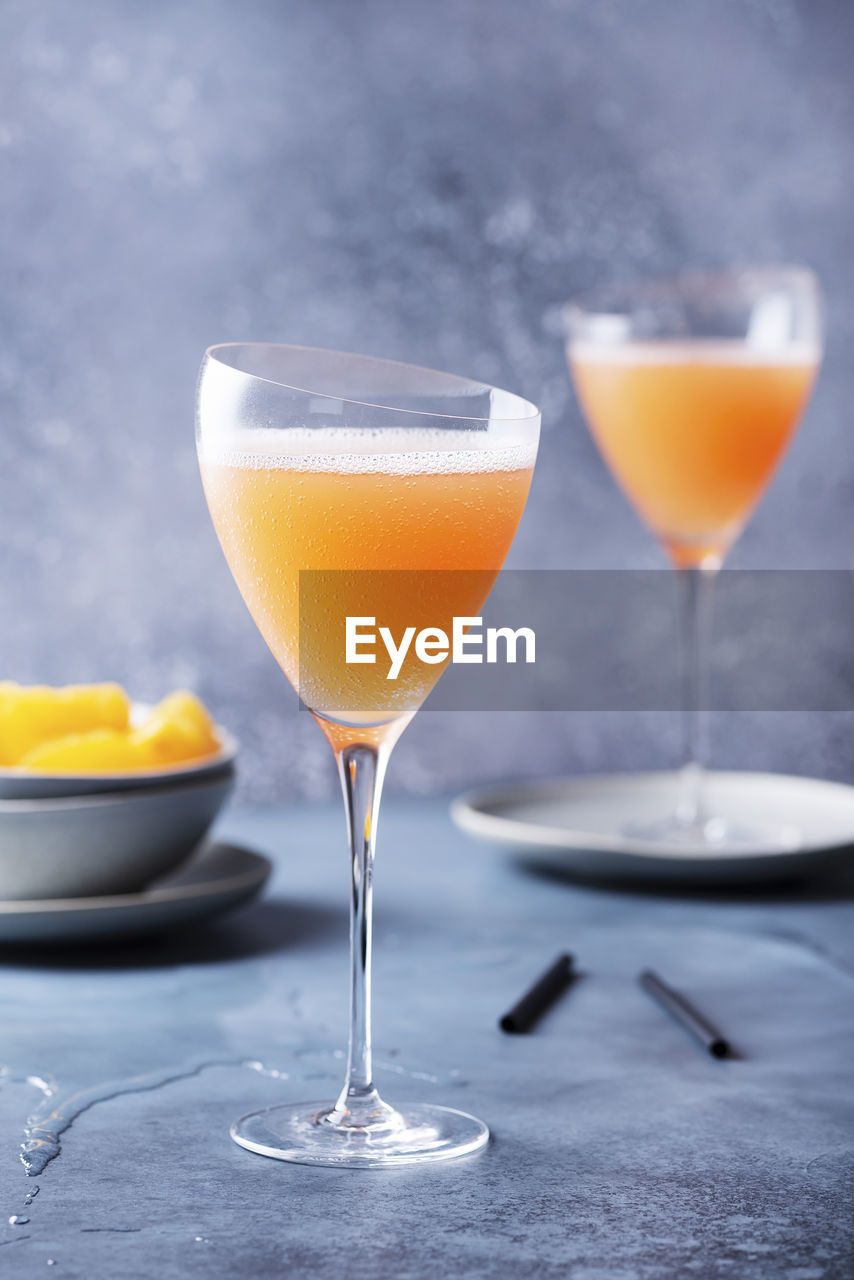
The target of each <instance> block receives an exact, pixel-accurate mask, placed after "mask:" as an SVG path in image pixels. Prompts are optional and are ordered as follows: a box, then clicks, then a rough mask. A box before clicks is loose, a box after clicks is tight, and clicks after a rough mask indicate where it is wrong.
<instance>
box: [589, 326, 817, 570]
mask: <svg viewBox="0 0 854 1280" xmlns="http://www.w3.org/2000/svg"><path fill="white" fill-rule="evenodd" d="M570 365H571V369H572V375H573V379H574V381H575V386H576V390H577V392H578V397H579V400H580V401H581V406H582V408H583V410H584V413H585V416H586V418H587V421H588V424H589V426H590V429H591V431H592V432H593V435H594V436H595V438H596V441H597V443H598V445H599V448H600V449H601V451H602V454H603V455H604V457H605V459H606V461H607V462H608V465H609V466H610V468H611V470H612V472H613V474H614V476H615V477H616V479H617V480H618V481H619V483H620V485H621V486H622V488H623V490H624V492H625V493H626V495H627V497H628V498H629V500H630V501H631V502H632V503H633V504H634V505H635V507H636V508H637V510H638V511H639V512H640V514H641V515H642V517H643V518H644V520H645V521H646V522H647V524H648V525H649V526H650V527H651V528H652V529H653V531H654V532H655V533H656V534H657V535H658V537H659V538H660V539H661V540H662V542H663V543H664V544H665V546H666V548H667V550H668V552H669V553H670V555H671V557H672V558H673V560H674V561H675V562H676V563H677V564H680V565H686V566H688V565H694V564H696V565H699V564H703V563H708V562H715V561H718V562H719V561H720V560H721V559H722V558H723V556H724V555H725V554H726V552H727V551H728V550H729V548H730V546H731V545H732V543H733V542H734V541H735V539H736V538H737V537H738V534H739V533H740V532H741V529H742V528H743V526H744V524H745V522H746V521H747V519H748V517H749V515H750V513H751V511H752V509H753V507H754V505H755V504H756V502H757V501H758V500H759V498H760V496H761V495H762V491H763V490H764V488H765V485H766V484H767V483H768V480H769V478H770V476H771V473H772V471H773V469H774V467H775V466H776V464H777V462H778V461H779V459H780V456H781V454H782V452H783V450H784V449H785V447H786V444H787V443H788V441H789V439H790V437H791V435H792V433H793V431H794V429H795V426H796V425H797V422H798V419H799V417H800V414H801V411H802V409H803V407H804V405H805V403H806V400H807V397H808V396H809V393H810V389H811V387H812V384H813V381H814V379H815V375H816V370H817V367H818V356H817V353H816V352H815V351H814V350H812V349H810V348H805V349H803V350H801V351H798V350H797V349H795V350H789V351H787V352H786V353H785V354H783V355H782V356H780V357H779V358H775V357H774V356H773V355H772V356H769V355H767V354H764V353H762V352H752V351H750V349H749V348H747V347H745V345H744V344H743V343H727V342H725V341H720V342H708V343H704V342H700V341H692V342H685V343H679V342H634V343H626V344H623V345H618V346H615V347H614V348H611V349H609V348H608V347H607V346H606V345H602V346H598V347H594V346H592V345H590V346H587V345H585V344H584V343H581V344H577V345H575V346H574V347H573V348H572V350H571V353H570Z"/></svg>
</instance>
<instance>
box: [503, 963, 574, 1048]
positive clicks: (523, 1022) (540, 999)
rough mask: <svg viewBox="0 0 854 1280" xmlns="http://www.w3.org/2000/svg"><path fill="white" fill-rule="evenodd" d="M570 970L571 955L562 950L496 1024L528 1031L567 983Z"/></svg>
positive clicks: (513, 1029)
mask: <svg viewBox="0 0 854 1280" xmlns="http://www.w3.org/2000/svg"><path fill="white" fill-rule="evenodd" d="M571 971H572V956H571V955H569V954H568V953H567V952H564V953H563V954H562V955H559V956H558V958H557V960H555V962H554V964H553V965H552V966H551V967H550V968H549V969H547V970H546V972H545V973H544V974H543V975H542V977H540V978H538V979H537V981H536V982H535V983H534V985H533V986H532V987H531V989H530V991H526V992H525V994H524V995H523V996H522V999H521V1000H520V1001H518V1003H517V1004H514V1006H513V1008H512V1009H510V1010H509V1012H507V1013H505V1015H504V1017H503V1018H499V1020H498V1025H499V1027H500V1028H501V1030H502V1031H508V1032H511V1033H517V1034H518V1033H521V1032H523V1031H529V1030H530V1028H531V1027H532V1026H533V1025H534V1023H535V1022H536V1021H537V1018H539V1016H540V1014H542V1013H545V1011H546V1009H548V1007H549V1005H550V1004H553V1003H554V1001H555V1000H556V999H557V998H558V996H559V995H560V994H561V992H562V991H564V990H565V989H566V987H567V986H568V985H569V981H570V978H571Z"/></svg>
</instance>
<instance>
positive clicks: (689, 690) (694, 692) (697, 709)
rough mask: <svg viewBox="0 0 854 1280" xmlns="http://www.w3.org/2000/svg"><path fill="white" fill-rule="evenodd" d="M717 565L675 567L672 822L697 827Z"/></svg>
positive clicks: (701, 810) (702, 811)
mask: <svg viewBox="0 0 854 1280" xmlns="http://www.w3.org/2000/svg"><path fill="white" fill-rule="evenodd" d="M718 568H719V566H718V565H716V564H715V565H709V566H704V567H700V566H697V567H682V566H680V567H678V568H677V570H676V574H677V581H678V585H679V596H680V600H679V604H680V632H681V640H682V735H683V737H682V759H683V764H682V770H681V773H680V777H679V796H678V800H677V804H676V821H677V822H678V823H679V825H680V826H685V827H696V826H701V825H702V824H703V822H704V821H705V817H706V814H705V809H704V804H703V770H704V766H705V762H706V715H705V707H706V691H707V682H708V641H709V623H710V620H711V606H712V588H713V586H714V583H715V579H716V577H717V572H718Z"/></svg>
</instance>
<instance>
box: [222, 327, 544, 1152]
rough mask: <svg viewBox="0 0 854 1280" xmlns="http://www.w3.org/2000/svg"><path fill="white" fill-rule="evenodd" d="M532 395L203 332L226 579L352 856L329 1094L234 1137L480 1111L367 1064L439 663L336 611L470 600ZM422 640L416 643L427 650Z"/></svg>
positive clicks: (395, 628) (508, 504)
mask: <svg viewBox="0 0 854 1280" xmlns="http://www.w3.org/2000/svg"><path fill="white" fill-rule="evenodd" d="M539 426H540V415H539V412H538V411H537V409H536V408H535V407H534V406H533V405H532V404H529V403H528V402H527V401H526V400H523V399H521V398H520V397H519V396H515V395H512V394H510V393H509V392H505V391H500V390H498V389H497V388H494V387H490V386H486V385H485V384H483V383H480V382H475V381H471V380H469V379H466V378H459V377H454V376H451V375H448V374H443V373H437V372H435V371H432V370H429V369H421V368H415V367H413V366H410V365H403V364H397V363H395V362H393V361H387V360H377V359H372V358H369V357H365V356H357V355H347V354H344V353H340V352H331V351H318V350H314V349H310V348H301V347H288V346H282V345H276V344H263V343H261V344H252V343H248V344H227V345H223V346H217V347H212V348H210V350H209V351H208V352H207V354H206V356H205V359H204V362H203V364H202V370H201V375H200V379H199V389H198V402H197V442H198V451H199V462H200V466H201V471H202V479H203V483H204V488H205V494H206V496H207V500H208V506H209V508H210V512H211V516H212V518H213V522H214V526H215V528H216V531H217V534H218V535H219V539H220V542H221V544H222V548H223V551H224V552H225V556H226V559H227V560H228V563H229V566H230V568H231V571H232V573H233V575H234V578H235V581H236V582H237V585H238V587H239V588H240V590H241V592H242V594H243V598H244V600H245V601H246V604H247V606H248V607H249V610H250V612H251V613H252V616H253V618H254V619H255V622H256V624H257V626H258V628H259V630H260V631H261V634H262V635H263V637H264V639H265V640H266V641H267V644H268V645H269V647H270V649H271V650H272V652H273V654H274V656H275V657H276V659H277V660H278V662H279V664H280V666H281V667H282V669H283V671H284V672H285V674H286V675H287V676H288V678H289V679H290V681H291V683H292V684H293V686H294V688H295V689H296V691H297V693H298V694H299V696H300V698H301V701H302V703H303V705H304V706H305V707H306V708H307V709H308V710H309V711H310V712H311V714H312V715H313V716H314V718H315V720H316V721H317V723H318V725H319V726H320V728H321V729H322V731H323V733H324V734H325V735H326V737H327V739H328V741H329V743H330V745H331V747H332V750H333V752H334V754H335V757H336V759H337V762H338V769H339V773H340V777H341V783H342V787H343V792H344V801H345V808H346V816H347V828H348V835H349V866H350V875H351V894H350V909H351V916H350V926H351V933H350V937H351V978H350V1048H349V1056H348V1063H347V1071H346V1079H345V1082H344V1087H343V1089H342V1091H341V1093H340V1095H339V1097H338V1099H337V1101H333V1100H326V1101H320V1102H308V1103H303V1104H295V1105H293V1106H279V1107H274V1108H272V1109H268V1110H267V1111H264V1112H258V1113H256V1114H254V1115H250V1116H245V1117H244V1118H243V1119H242V1120H240V1121H239V1122H238V1123H237V1124H236V1125H235V1126H234V1127H233V1128H232V1136H233V1138H234V1139H235V1141H236V1142H238V1143H239V1144H240V1145H242V1146H244V1147H246V1148H248V1149H249V1150H252V1151H255V1152H259V1153H260V1154H262V1155H267V1156H273V1157H276V1158H278V1159H282V1160H291V1161H296V1162H298V1163H307V1164H324V1165H338V1166H350V1167H360V1166H361V1167H365V1166H383V1165H392V1164H408V1163H414V1162H422V1161H431V1160H446V1159H449V1158H451V1157H455V1156H462V1155H468V1154H471V1153H473V1152H475V1151H478V1150H480V1149H481V1148H482V1147H483V1146H484V1145H485V1143H486V1142H487V1140H488V1136H489V1134H488V1130H487V1128H486V1126H485V1125H484V1124H483V1123H482V1122H481V1121H479V1120H477V1119H475V1118H474V1117H473V1116H469V1115H466V1114H464V1113H463V1112H460V1111H456V1110H453V1109H450V1108H446V1107H436V1106H425V1105H420V1104H411V1105H402V1106H398V1107H392V1106H389V1105H388V1104H387V1103H385V1102H384V1101H383V1100H382V1099H381V1098H380V1096H379V1094H378V1092H377V1090H376V1088H375V1086H374V1083H373V1078H372V1070H371V1032H370V962H371V886H372V876H373V870H372V868H373V853H374V839H375V836H376V826H377V814H378V806H379V799H380V789H381V786H382V780H383V775H384V773H385V768H386V764H387V762H388V757H389V753H390V752H391V749H392V747H393V746H394V744H395V742H396V741H397V739H398V738H399V736H400V734H401V733H402V731H403V730H404V728H405V727H406V725H407V724H408V723H409V721H410V720H411V718H412V716H413V715H414V714H415V712H416V711H417V709H418V707H419V706H420V705H421V703H422V702H423V700H424V699H425V698H426V696H427V694H428V693H429V692H430V689H431V688H432V687H433V685H434V684H435V682H436V680H437V679H438V678H439V675H440V674H441V671H442V669H443V665H444V664H443V663H442V662H435V661H430V660H425V661H424V662H422V663H420V664H415V663H413V662H407V664H406V665H405V667H404V668H403V669H402V670H401V672H400V673H399V678H397V679H393V680H390V679H388V676H387V673H386V671H385V669H384V668H382V667H381V666H380V665H379V664H376V663H370V662H360V661H358V659H356V660H355V661H348V654H347V645H346V625H345V624H346V619H347V618H351V619H352V618H355V619H357V620H360V621H361V620H367V619H370V620H371V621H375V622H376V624H377V625H378V626H379V625H381V624H386V625H387V627H388V631H389V633H390V634H391V633H393V634H395V635H398V634H400V629H401V627H415V628H416V629H422V628H421V623H422V622H423V621H424V620H425V619H426V620H427V621H428V624H429V625H432V626H434V627H436V626H438V627H439V628H440V629H441V627H442V625H443V624H444V625H445V627H446V629H447V630H448V631H450V621H451V619H452V618H453V617H461V618H462V617H467V616H473V615H477V614H478V612H479V610H480V608H481V606H482V605H483V603H484V601H485V599H486V597H487V595H488V593H489V590H490V588H491V586H492V583H493V581H494V579H495V577H496V576H497V574H498V572H499V570H500V569H501V566H502V564H503V562H504V558H505V556H506V554H507V551H508V549H509V547H510V543H511V542H512V540H513V537H514V534H515V532H516V527H517V525H518V522H519V519H520V517H521V515H522V511H523V508H524V506H525V501H526V498H527V494H528V488H529V485H530V481H531V474H532V471H533V466H534V461H535V458H536V452H537V443H538V437H539ZM431 656H432V655H431Z"/></svg>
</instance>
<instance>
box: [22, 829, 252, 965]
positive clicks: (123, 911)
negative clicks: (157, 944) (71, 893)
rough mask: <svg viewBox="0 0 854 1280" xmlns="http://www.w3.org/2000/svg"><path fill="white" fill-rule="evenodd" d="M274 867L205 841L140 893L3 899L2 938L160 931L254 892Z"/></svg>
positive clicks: (81, 938)
mask: <svg viewBox="0 0 854 1280" xmlns="http://www.w3.org/2000/svg"><path fill="white" fill-rule="evenodd" d="M270 871H271V863H270V862H269V860H268V859H267V858H262V857H261V855H260V854H258V853H251V852H250V851H249V850H248V849H241V848H239V847H238V846H237V845H231V844H211V845H207V846H206V847H205V848H204V849H203V850H201V851H200V852H199V854H198V855H197V856H196V857H195V858H194V859H193V861H192V862H190V863H188V864H187V865H186V866H185V867H182V868H181V870H180V871H176V872H174V873H173V874H172V875H170V876H166V877H164V878H163V879H162V880H159V881H157V882H156V883H155V884H153V885H152V886H151V887H150V888H148V889H146V890H144V891H143V892H142V893H123V894H114V895H110V896H109V897H100V898H38V899H36V898H31V899H29V900H28V901H24V902H9V901H0V943H3V942H60V941H72V940H74V941H85V940H87V939H90V938H102V937H121V936H125V935H127V936H130V935H133V934H140V933H157V932H160V931H161V930H163V929H168V928H171V927H172V926H173V925H177V924H184V923H185V922H187V921H189V920H199V919H201V918H202V917H203V916H211V915H215V914H216V913H217V912H220V911H228V910H230V909H231V908H232V907H236V906H239V905H240V903H242V902H246V901H248V900H249V899H250V898H252V897H254V896H255V894H256V893H258V891H259V890H260V889H261V887H262V886H263V884H264V882H265V881H266V879H267V877H268V876H269V874H270Z"/></svg>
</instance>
